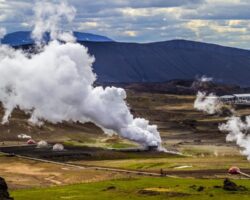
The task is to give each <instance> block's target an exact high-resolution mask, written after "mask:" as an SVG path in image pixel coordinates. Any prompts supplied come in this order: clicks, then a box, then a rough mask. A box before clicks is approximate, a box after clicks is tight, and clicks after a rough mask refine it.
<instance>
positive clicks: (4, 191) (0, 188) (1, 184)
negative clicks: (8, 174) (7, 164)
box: [0, 177, 13, 200]
mask: <svg viewBox="0 0 250 200" xmlns="http://www.w3.org/2000/svg"><path fill="white" fill-rule="evenodd" d="M0 200H13V198H12V197H10V195H9V192H8V186H7V183H6V182H5V180H4V179H3V178H2V177H0Z"/></svg>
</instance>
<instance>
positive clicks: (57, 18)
mask: <svg viewBox="0 0 250 200" xmlns="http://www.w3.org/2000/svg"><path fill="white" fill-rule="evenodd" d="M34 13H35V20H34V29H33V31H32V38H33V39H34V40H35V41H36V42H37V43H42V42H43V39H44V34H45V33H46V32H48V33H49V34H50V38H51V40H56V39H58V40H61V41H66V42H69V41H74V37H73V36H72V34H70V32H68V33H67V32H65V31H61V26H62V25H63V24H65V23H66V22H72V21H73V19H74V17H75V14H76V9H75V8H74V7H72V6H70V5H68V4H67V3H66V2H62V3H61V4H52V3H50V2H48V1H43V2H38V3H36V6H35V7H34Z"/></svg>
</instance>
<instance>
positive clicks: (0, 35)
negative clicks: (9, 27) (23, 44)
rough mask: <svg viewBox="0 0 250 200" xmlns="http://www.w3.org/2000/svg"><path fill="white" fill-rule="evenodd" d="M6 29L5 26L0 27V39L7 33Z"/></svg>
mask: <svg viewBox="0 0 250 200" xmlns="http://www.w3.org/2000/svg"><path fill="white" fill-rule="evenodd" d="M6 32H7V31H6V29H5V28H1V27H0V39H1V38H2V37H3V36H5V34H6Z"/></svg>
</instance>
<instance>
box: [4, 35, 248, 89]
mask: <svg viewBox="0 0 250 200" xmlns="http://www.w3.org/2000/svg"><path fill="white" fill-rule="evenodd" d="M29 34H30V32H16V33H12V34H8V35H6V36H5V37H4V38H3V40H2V42H3V43H4V44H9V45H12V46H15V47H20V46H21V47H22V48H29V47H30V45H32V44H33V41H32V40H31V39H30V35H29ZM74 35H75V37H76V38H77V41H78V42H79V43H81V44H83V45H85V46H86V47H88V49H89V52H90V54H92V55H94V56H95V58H96V61H95V63H94V65H93V67H94V71H95V72H96V74H97V76H98V81H97V82H98V83H99V84H109V83H113V84H114V83H115V84H117V83H154V82H158V83H159V82H166V81H171V80H176V79H178V80H193V79H195V78H197V77H200V76H203V75H206V76H208V77H213V78H214V81H216V82H218V83H224V84H235V85H240V86H248V87H249V86H250V79H249V76H250V51H248V50H242V49H237V48H230V47H224V46H219V45H214V44H207V43H201V42H194V41H186V40H172V41H166V42H156V43H147V44H138V43H122V42H114V41H112V40H111V39H109V38H107V37H105V36H99V35H92V34H86V33H79V32H74ZM45 39H46V40H49V37H48V34H47V35H45Z"/></svg>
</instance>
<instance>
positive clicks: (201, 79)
mask: <svg viewBox="0 0 250 200" xmlns="http://www.w3.org/2000/svg"><path fill="white" fill-rule="evenodd" d="M199 81H200V82H202V83H204V82H211V81H213V78H211V77H207V76H205V75H203V76H202V77H201V78H200V79H199Z"/></svg>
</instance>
